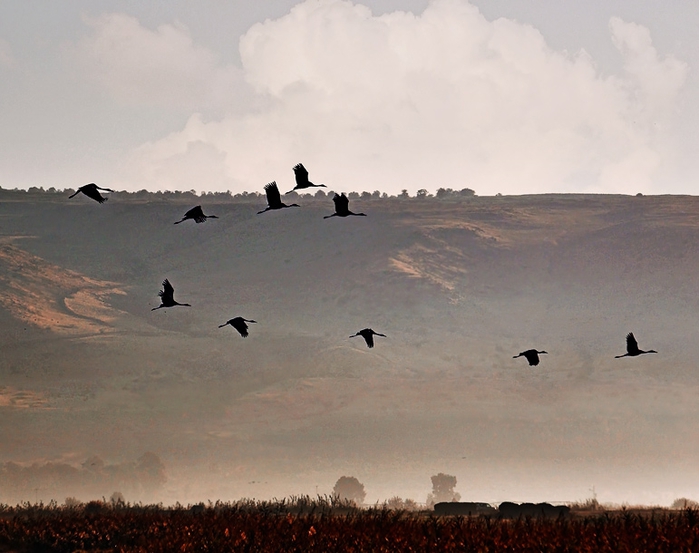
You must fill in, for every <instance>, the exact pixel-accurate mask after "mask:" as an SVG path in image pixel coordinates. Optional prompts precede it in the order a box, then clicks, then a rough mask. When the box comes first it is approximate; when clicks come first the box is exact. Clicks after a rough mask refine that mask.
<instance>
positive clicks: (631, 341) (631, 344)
mask: <svg viewBox="0 0 699 553" xmlns="http://www.w3.org/2000/svg"><path fill="white" fill-rule="evenodd" d="M626 351H627V352H628V353H636V352H637V351H638V342H637V341H636V337H635V336H634V335H633V332H629V333H628V334H627V335H626Z"/></svg>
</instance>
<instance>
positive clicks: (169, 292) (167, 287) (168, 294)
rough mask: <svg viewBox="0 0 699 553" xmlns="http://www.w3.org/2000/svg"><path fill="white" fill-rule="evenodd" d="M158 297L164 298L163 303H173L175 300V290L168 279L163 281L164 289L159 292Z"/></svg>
mask: <svg viewBox="0 0 699 553" xmlns="http://www.w3.org/2000/svg"><path fill="white" fill-rule="evenodd" d="M158 295H159V296H160V297H161V298H163V302H165V301H167V300H170V301H173V300H174V298H175V289H174V288H173V287H172V284H170V281H169V280H168V279H165V280H163V289H162V290H161V291H160V292H158Z"/></svg>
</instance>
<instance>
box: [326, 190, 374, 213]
mask: <svg viewBox="0 0 699 553" xmlns="http://www.w3.org/2000/svg"><path fill="white" fill-rule="evenodd" d="M333 202H335V213H333V214H332V215H326V216H325V217H323V219H329V218H330V217H347V216H348V215H355V216H356V217H366V213H353V212H352V211H350V210H349V199H348V198H347V196H345V194H344V192H343V193H342V194H341V195H337V194H335V195H334V196H333Z"/></svg>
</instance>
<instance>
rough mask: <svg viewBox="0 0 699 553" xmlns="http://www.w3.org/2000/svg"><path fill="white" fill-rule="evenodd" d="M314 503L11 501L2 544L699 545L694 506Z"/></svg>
mask: <svg viewBox="0 0 699 553" xmlns="http://www.w3.org/2000/svg"><path fill="white" fill-rule="evenodd" d="M306 507H307V508H305V509H298V508H289V506H285V505H284V504H259V503H258V504H249V505H228V504H217V505H214V506H209V507H206V508H205V507H204V506H203V505H202V506H195V507H192V508H184V507H175V508H163V507H160V506H153V507H141V506H139V507H130V506H121V507H117V508H110V507H106V506H105V505H104V504H101V503H97V502H92V503H89V504H87V505H84V506H78V507H73V508H66V507H31V506H27V507H24V508H5V509H4V510H3V511H2V513H1V514H0V515H1V516H0V551H13V552H18V553H19V552H25V551H26V552H30V551H32V552H33V551H42V552H56V553H58V552H64V551H65V552H74V551H91V552H96V551H120V552H169V551H182V552H184V551H201V552H203V551H216V552H218V551H259V552H267V551H269V552H279V551H299V552H301V551H303V552H312V551H323V552H327V551H333V552H342V551H352V552H355V553H359V552H364V551H366V552H380V551H385V552H403V551H406V552H408V551H410V552H430V551H478V552H489V551H511V552H517V551H522V552H528V551H536V552H547V551H551V552H554V551H555V552H574V551H575V552H577V551H586V552H588V551H589V552H605V551H610V552H611V551H614V552H617V553H619V552H627V551H628V552H638V551H657V552H663V551H668V552H670V551H672V552H685V551H686V552H691V551H697V550H699V513H697V511H693V510H684V511H675V512H672V511H666V512H662V513H661V514H650V515H647V514H646V515H644V514H639V513H629V512H623V511H622V512H615V513H609V512H608V513H604V514H599V515H594V516H583V517H575V516H573V517H569V518H560V519H557V520H551V519H548V520H546V519H532V518H526V519H519V520H514V521H506V520H499V519H497V518H487V517H479V518H475V517H474V518H468V517H435V516H432V515H427V514H424V513H422V514H417V513H412V514H409V513H404V512H399V511H390V510H382V509H370V510H358V509H346V508H345V509H333V508H327V507H326V506H322V505H321V506H314V505H310V506H306ZM294 511H296V512H294Z"/></svg>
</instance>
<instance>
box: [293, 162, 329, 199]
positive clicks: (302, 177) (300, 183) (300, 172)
mask: <svg viewBox="0 0 699 553" xmlns="http://www.w3.org/2000/svg"><path fill="white" fill-rule="evenodd" d="M294 178H295V179H296V186H294V188H293V189H292V190H289V192H293V191H294V190H301V189H304V188H310V187H312V186H315V187H317V188H318V187H321V186H322V187H323V188H327V186H325V185H324V184H313V183H312V182H311V181H309V180H308V171H306V168H305V167H304V166H303V163H298V164H296V165H294ZM289 192H287V194H289Z"/></svg>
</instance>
